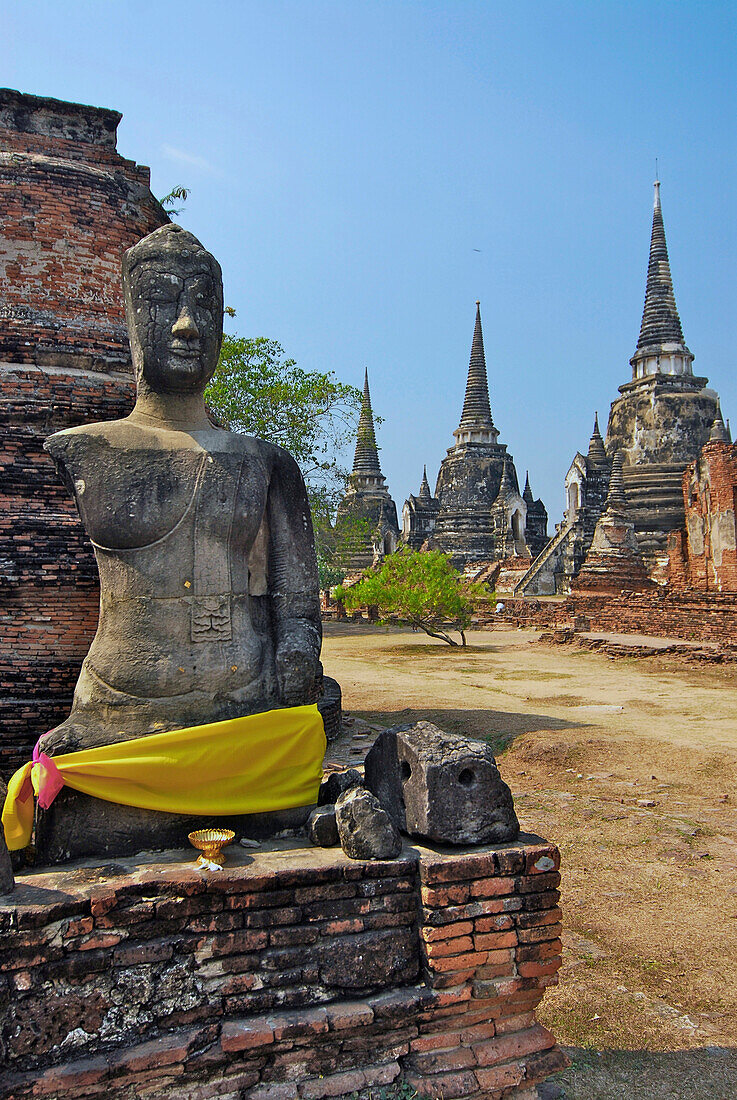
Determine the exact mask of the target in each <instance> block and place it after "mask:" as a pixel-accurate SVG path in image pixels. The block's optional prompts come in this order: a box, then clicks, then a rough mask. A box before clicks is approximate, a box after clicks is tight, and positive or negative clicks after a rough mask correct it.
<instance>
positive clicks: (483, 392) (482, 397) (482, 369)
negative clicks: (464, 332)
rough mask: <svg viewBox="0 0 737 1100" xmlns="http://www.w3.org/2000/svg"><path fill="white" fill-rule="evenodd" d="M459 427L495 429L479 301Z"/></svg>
mask: <svg viewBox="0 0 737 1100" xmlns="http://www.w3.org/2000/svg"><path fill="white" fill-rule="evenodd" d="M459 426H460V427H461V428H491V429H493V428H494V421H493V420H492V417H491V406H490V404H489V382H488V379H487V377H486V356H485V355H484V334H483V332H482V331H481V303H480V302H478V301H477V302H476V324H475V326H474V330H473V342H472V344H471V361H470V363H469V364H468V379H467V381H466V396H465V400H464V402H463V413H462V414H461V423H460V425H459Z"/></svg>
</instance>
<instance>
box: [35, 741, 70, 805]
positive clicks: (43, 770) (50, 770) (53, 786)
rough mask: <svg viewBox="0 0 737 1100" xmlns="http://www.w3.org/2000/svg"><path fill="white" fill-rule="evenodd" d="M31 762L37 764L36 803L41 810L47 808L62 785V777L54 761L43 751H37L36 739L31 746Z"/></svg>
mask: <svg viewBox="0 0 737 1100" xmlns="http://www.w3.org/2000/svg"><path fill="white" fill-rule="evenodd" d="M33 763H34V764H39V765H40V768H39V773H38V804H39V806H40V807H41V809H42V810H48V808H49V806H50V805H51V803H52V802H53V801H54V799H55V798H56V796H57V795H58V793H59V791H60V790H61V788H62V787H63V786H64V779H63V777H62V774H61V772H60V771H59V769H58V768H57V766H56V764H55V763H54V761H53V760H52V759H51V757H50V756H47V755H46V753H45V752H39V751H38V741H37V742H36V744H35V745H34V748H33Z"/></svg>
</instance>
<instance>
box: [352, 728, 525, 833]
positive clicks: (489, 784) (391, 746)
mask: <svg viewBox="0 0 737 1100" xmlns="http://www.w3.org/2000/svg"><path fill="white" fill-rule="evenodd" d="M365 770H366V786H367V787H368V788H369V790H370V791H372V792H373V793H374V794H375V795H376V797H377V798H378V799H379V801H380V802H381V804H382V806H384V807H385V808H386V810H387V811H388V813H389V814H390V816H391V817H392V819H393V820H394V822H395V823H396V825H397V827H398V828H399V829H401V830H402V832H407V833H409V834H410V835H411V836H421V837H427V838H428V839H430V840H433V841H437V842H440V843H447V844H504V843H506V842H507V841H511V840H515V839H516V837H517V836H518V835H519V822H518V820H517V815H516V813H515V812H514V802H513V800H512V794H511V791H510V790H509V787H508V786H507V784H506V783H505V782H504V781H503V779H502V778H501V776H500V774H499V770H498V768H497V766H496V761H495V759H494V757H493V755H492V753H491V749H490V748H489V746H488V745H486V744H484V743H483V742H481V741H474V740H472V739H471V738H468V737H459V736H456V735H454V734H449V733H445V732H444V731H443V730H441V729H439V728H438V727H437V726H434V725H433V724H432V723H431V722H417V723H415V725H414V726H407V727H404V728H402V727H397V728H396V729H391V730H386V731H385V732H384V733H381V734H380V735H379V737H378V738H377V740H376V741H375V742H374V744H373V746H372V747H371V749H370V750H369V752H368V755H367V756H366V769H365Z"/></svg>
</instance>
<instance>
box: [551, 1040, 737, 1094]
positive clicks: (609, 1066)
mask: <svg viewBox="0 0 737 1100" xmlns="http://www.w3.org/2000/svg"><path fill="white" fill-rule="evenodd" d="M565 1049H566V1054H568V1056H569V1058H570V1059H571V1065H570V1067H569V1068H568V1069H567V1070H565V1071H564V1072H563V1073H561V1074H557V1075H556V1076H555V1077H554V1078H551V1080H550V1081H548V1082H546V1084H545V1085H544V1086H543V1087H542V1088H541V1090H540V1096H541V1100H735V1097H736V1096H737V1049H736V1048H734V1047H700V1048H698V1049H696V1050H677V1051H649V1050H601V1051H595V1050H581V1049H579V1048H577V1047H567V1048H565Z"/></svg>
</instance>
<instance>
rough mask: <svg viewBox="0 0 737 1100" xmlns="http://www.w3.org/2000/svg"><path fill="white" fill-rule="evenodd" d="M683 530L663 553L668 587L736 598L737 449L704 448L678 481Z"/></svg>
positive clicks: (722, 445)
mask: <svg viewBox="0 0 737 1100" xmlns="http://www.w3.org/2000/svg"><path fill="white" fill-rule="evenodd" d="M683 497H684V505H685V513H686V526H685V530H684V531H682V532H678V534H677V536H676V537H674V538H673V539H672V541H671V545H670V547H669V559H670V575H669V579H670V583H671V584H672V585H673V586H674V587H692V588H697V589H699V590H700V591H703V592H734V593H737V525H736V523H735V515H736V514H737V444H734V443H727V442H721V441H718V440H715V441H713V442H709V443H707V444H705V446H704V447H703V448H702V450H701V454H700V455H699V457H698V459H697V460H696V462H692V463H691V464H690V465H689V466H688V467H687V468H686V471H685V473H684V475H683Z"/></svg>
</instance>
